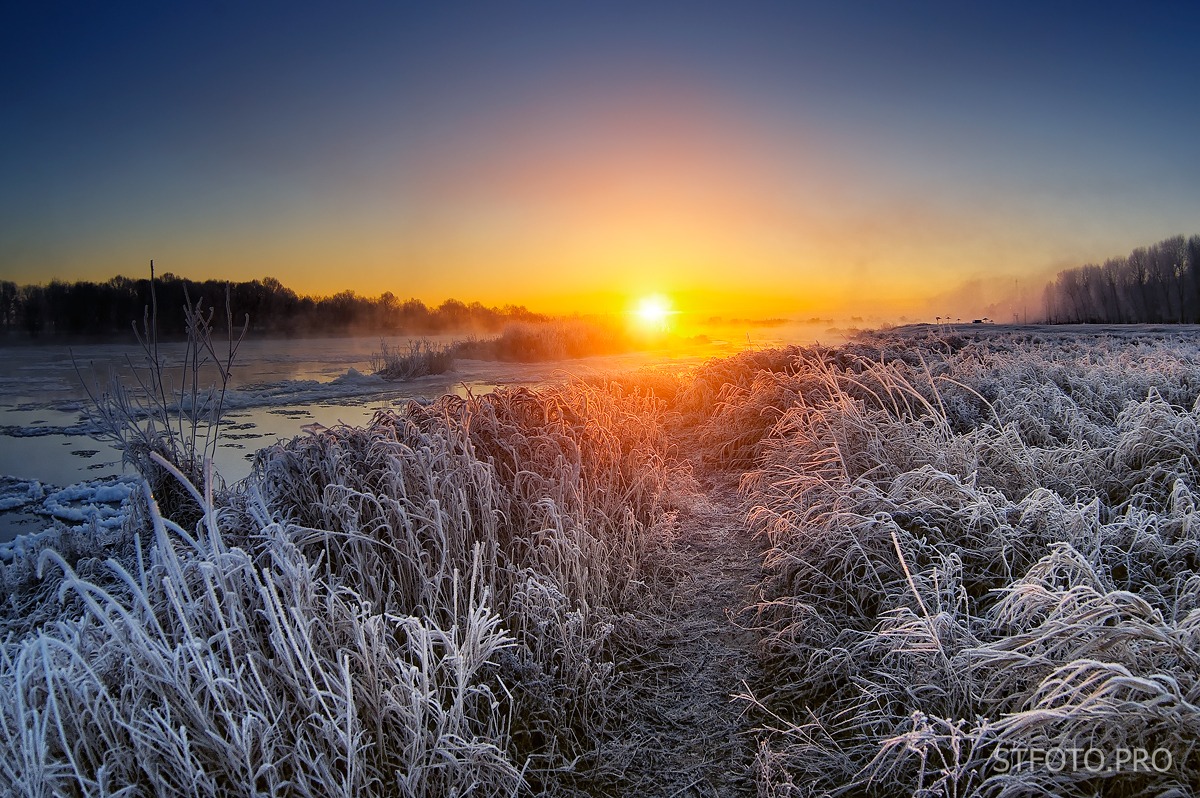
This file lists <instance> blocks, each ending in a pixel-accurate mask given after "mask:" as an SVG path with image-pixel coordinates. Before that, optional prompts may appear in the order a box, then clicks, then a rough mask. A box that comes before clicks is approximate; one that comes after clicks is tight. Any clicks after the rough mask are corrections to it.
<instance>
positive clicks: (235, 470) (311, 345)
mask: <svg viewBox="0 0 1200 798" xmlns="http://www.w3.org/2000/svg"><path fill="white" fill-rule="evenodd" d="M721 332H723V333H724V335H721V334H720V333H718V334H717V335H714V336H708V337H706V338H702V339H699V340H692V341H690V342H689V343H687V345H679V344H676V345H673V346H671V347H669V348H663V349H659V350H656V351H650V352H640V353H634V354H627V355H620V356H605V357H592V358H581V359H577V360H569V361H555V362H548V363H534V364H521V363H496V362H489V361H479V360H459V361H457V363H456V364H455V368H454V370H453V371H451V372H448V373H446V374H441V375H435V376H428V377H422V378H418V379H414V380H410V381H404V382H388V381H384V380H382V379H380V378H378V377H375V376H372V375H371V374H370V360H371V355H372V354H373V353H374V352H376V351H378V349H379V347H380V343H381V341H380V338H379V337H378V336H370V337H338V338H294V339H281V338H270V339H259V340H254V339H248V340H246V341H245V342H243V344H242V346H241V348H240V350H239V351H238V355H237V358H236V360H235V362H234V367H233V372H232V374H233V376H232V380H231V385H230V390H229V391H228V393H227V396H226V407H227V408H229V409H228V411H227V413H226V414H225V418H224V426H223V432H222V435H221V438H220V441H219V445H218V447H217V455H216V457H215V466H216V468H217V470H218V471H219V472H220V474H221V476H222V477H223V478H224V479H225V481H226V482H227V483H232V482H234V481H235V480H238V479H241V478H243V477H245V476H246V475H247V474H248V473H249V471H250V467H251V460H252V459H253V456H254V452H255V451H257V450H258V449H260V448H262V447H263V446H267V445H269V444H272V443H274V442H276V441H280V440H287V439H290V438H292V437H294V436H296V435H299V434H301V433H302V431H303V430H302V428H304V427H305V426H307V425H311V424H320V425H323V426H326V427H331V426H334V425H335V424H338V423H346V424H352V425H361V424H365V423H366V422H368V421H369V420H370V419H371V417H372V416H373V415H374V414H375V413H376V412H377V411H379V410H384V409H388V408H393V407H396V406H397V405H401V404H403V403H404V402H407V401H408V400H411V399H414V398H426V399H433V398H436V397H437V396H440V395H442V394H446V393H456V394H459V395H465V393H466V392H467V391H471V392H473V393H476V394H478V393H483V392H486V391H489V390H492V389H493V388H495V387H497V386H501V385H538V384H544V383H547V382H558V381H562V380H564V379H567V378H569V377H571V376H581V375H588V374H606V373H617V372H622V371H629V370H633V369H637V368H643V367H654V368H670V369H680V370H684V369H688V368H691V367H694V366H695V365H697V364H699V363H700V362H702V361H704V360H705V359H708V358H711V357H719V356H722V355H728V354H731V353H733V352H736V351H738V350H739V349H742V348H745V347H746V345H747V343H749V344H750V345H753V346H773V345H779V344H782V343H791V342H796V343H807V342H811V341H814V340H817V339H818V338H820V339H822V340H824V341H825V342H827V343H832V342H834V341H836V340H841V338H842V336H841V335H840V334H839V333H838V332H836V331H833V330H824V329H814V328H813V327H812V326H794V327H787V328H770V329H767V330H763V329H755V330H753V331H751V332H746V331H741V330H725V331H721ZM428 340H430V341H431V343H434V344H438V343H448V342H450V340H452V338H451V337H446V338H442V339H439V338H436V337H434V338H432V339H428ZM387 343H388V344H389V345H390V346H400V347H404V346H406V345H407V343H408V339H404V338H389V339H388V341H387ZM182 354H183V345H182V344H170V345H164V346H163V347H162V348H161V355H162V357H163V359H164V360H165V361H166V362H168V363H169V364H178V363H179V362H180V359H181V357H182ZM144 364H145V355H144V353H143V352H142V350H141V349H140V348H139V347H138V346H137V345H136V344H135V343H130V344H113V343H103V344H82V345H81V344H78V343H76V344H72V345H71V346H67V345H64V344H56V343H47V344H42V343H33V344H7V345H4V346H0V540H5V539H11V538H12V537H13V536H14V535H16V534H20V533H23V532H27V531H34V530H36V529H38V528H39V527H40V526H44V522H45V516H46V512H45V510H44V507H42V504H45V503H47V500H46V499H45V497H46V496H48V495H50V494H52V493H53V491H54V490H55V489H56V488H59V487H64V486H68V485H73V484H75V483H80V482H85V481H86V482H89V483H92V484H97V485H113V484H116V481H118V480H119V479H120V478H121V477H122V475H125V478H126V479H128V478H129V477H128V474H127V473H126V471H125V469H123V467H122V463H121V455H120V452H119V451H118V450H117V449H115V448H114V447H113V446H112V444H111V443H109V442H106V441H103V440H97V439H96V438H94V437H92V434H91V433H92V432H93V427H92V425H90V424H89V423H88V422H87V415H88V409H89V407H90V400H89V398H88V388H90V390H91V391H92V392H93V393H99V392H100V391H103V390H105V389H107V388H108V386H109V385H110V384H111V383H110V380H111V375H114V374H115V375H117V376H118V377H119V378H120V379H121V380H122V382H123V383H124V384H126V385H135V384H136V375H135V372H137V371H140V373H142V374H145V373H146V372H145V369H144V368H141V367H144ZM176 371H177V370H176ZM109 492H110V493H111V492H113V491H109ZM116 492H117V493H119V492H120V491H119V490H118V491H116ZM76 493H79V491H78V490H76ZM63 495H66V494H63ZM72 495H74V494H72Z"/></svg>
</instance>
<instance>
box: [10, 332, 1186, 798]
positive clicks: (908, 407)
mask: <svg viewBox="0 0 1200 798" xmlns="http://www.w3.org/2000/svg"><path fill="white" fill-rule="evenodd" d="M1198 397H1200V331H1198V330H1197V328H1193V327H1178V326H1164V327H1145V326H1137V327H1134V326H1120V327H1115V326H1114V327H1094V326H1073V327H1025V326H1018V327H1010V326H1004V325H990V324H978V325H975V324H961V325H954V326H950V327H947V326H935V325H915V326H910V327H905V328H899V329H895V330H890V331H884V332H873V333H863V334H861V335H859V336H858V337H856V338H855V339H853V340H851V341H850V342H849V343H846V344H843V345H839V346H836V347H824V346H813V347H789V348H778V349H767V350H760V351H751V352H744V353H742V354H739V355H735V356H732V357H726V358H722V359H714V360H711V361H709V362H707V363H706V364H704V365H702V366H698V367H695V368H692V369H691V370H690V371H687V372H685V373H679V372H678V371H676V370H672V371H670V372H666V371H663V370H658V371H649V370H645V371H640V372H632V373H629V374H627V375H624V376H621V377H618V378H602V377H593V378H590V379H589V380H587V381H582V380H581V381H576V382H572V383H569V384H565V385H560V386H553V387H546V388H539V389H537V390H530V389H501V390H498V391H495V392H491V393H486V394H483V395H468V396H466V397H465V398H462V397H458V396H445V397H443V398H441V399H439V400H437V401H434V402H432V403H428V402H421V403H418V402H413V403H410V404H408V405H407V406H404V407H402V408H400V409H398V410H397V411H395V412H383V413H380V414H379V415H377V416H376V418H375V420H374V421H373V422H372V423H371V424H370V425H368V426H365V427H346V426H338V427H334V428H332V429H324V428H316V427H314V428H313V429H312V431H311V432H310V433H308V434H305V435H302V436H300V437H298V438H295V439H293V440H291V441H288V442H285V443H281V444H278V445H275V446H271V447H268V448H266V449H264V450H262V451H261V452H259V454H258V455H257V456H256V459H255V462H254V468H253V471H252V473H251V474H250V476H249V477H247V478H246V479H245V480H243V481H241V482H238V483H237V484H235V485H233V486H231V487H230V488H229V489H227V490H216V491H215V492H214V493H213V494H212V495H211V496H209V495H207V494H206V493H205V490H204V486H203V485H199V486H196V488H197V490H196V491H195V493H194V494H193V493H189V492H188V490H187V489H186V488H179V489H172V490H171V491H168V493H170V495H169V496H167V495H166V494H165V493H163V492H160V493H159V494H156V495H155V496H150V495H149V491H148V490H147V491H141V490H138V489H132V492H131V493H128V490H127V491H126V492H127V493H128V496H127V497H126V499H125V501H126V508H127V510H128V512H129V518H128V521H127V522H126V523H125V524H124V526H121V527H117V526H115V525H114V524H113V523H112V519H111V517H108V518H105V519H104V520H103V522H102V521H101V519H99V518H96V519H94V521H89V520H88V519H87V518H86V517H85V516H86V514H85V513H80V514H79V515H80V516H81V517H80V518H79V519H77V520H78V521H79V522H80V523H78V524H76V525H75V526H68V525H67V524H61V525H60V526H59V527H58V528H57V531H54V532H51V533H49V534H46V535H43V536H41V537H37V538H23V539H19V540H18V541H17V542H15V543H13V544H10V545H9V546H8V547H7V548H5V549H3V550H2V555H0V585H2V589H3V595H4V598H5V608H4V610H3V611H0V631H2V632H3V635H4V641H3V644H2V647H0V741H2V742H3V743H4V753H3V754H0V792H3V793H5V794H13V795H29V796H35V795H53V794H69V795H70V794H96V795H101V794H120V791H121V790H123V789H129V793H128V794H167V793H180V794H197V795H213V796H216V795H251V794H257V795H345V796H355V797H356V798H359V797H361V796H370V795H380V796H393V795H411V796H416V795H422V796H449V795H555V796H557V795H656V796H677V797H678V796H699V795H714V794H715V795H721V796H733V795H747V796H749V795H757V796H762V797H763V798H782V797H783V796H810V795H812V796H816V795H828V796H834V795H878V796H892V795H927V796H967V795H981V796H983V795H986V796H1001V795H1004V796H1018V795H1021V796H1024V795H1058V796H1093V795H1121V796H1125V795H1130V796H1132V795H1190V794H1192V791H1193V790H1194V787H1195V785H1196V784H1200V754H1197V752H1196V750H1195V740H1197V739H1200V511H1198V510H1197V505H1198V504H1200V485H1198V479H1200V477H1198V475H1200V407H1198V406H1197V400H1198ZM122 484H125V483H122ZM130 484H132V483H130ZM123 490H124V489H123ZM163 508H168V509H163ZM164 515H165V516H166V517H164ZM89 524H90V525H89Z"/></svg>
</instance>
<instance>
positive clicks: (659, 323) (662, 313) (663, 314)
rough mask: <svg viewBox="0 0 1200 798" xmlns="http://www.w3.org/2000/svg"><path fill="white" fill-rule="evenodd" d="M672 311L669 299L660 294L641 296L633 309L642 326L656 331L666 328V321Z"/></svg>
mask: <svg viewBox="0 0 1200 798" xmlns="http://www.w3.org/2000/svg"><path fill="white" fill-rule="evenodd" d="M673 313H674V311H673V310H672V309H671V301H670V300H669V299H667V298H666V297H665V296H662V295H661V294H654V295H653V296H647V297H642V298H641V299H640V300H639V301H638V304H637V309H636V310H635V311H634V314H635V315H636V317H637V320H638V323H639V324H640V325H641V326H642V327H644V328H645V329H647V330H656V331H661V330H665V329H666V328H667V322H668V320H669V319H670V317H671V315H672V314H673Z"/></svg>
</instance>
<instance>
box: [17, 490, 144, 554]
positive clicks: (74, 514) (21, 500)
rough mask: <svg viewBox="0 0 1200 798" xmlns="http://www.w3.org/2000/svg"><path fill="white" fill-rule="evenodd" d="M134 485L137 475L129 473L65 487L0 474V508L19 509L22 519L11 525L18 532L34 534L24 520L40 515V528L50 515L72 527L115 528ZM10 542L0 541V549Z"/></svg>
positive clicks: (125, 514) (51, 517)
mask: <svg viewBox="0 0 1200 798" xmlns="http://www.w3.org/2000/svg"><path fill="white" fill-rule="evenodd" d="M137 487H138V478H137V477H132V476H122V477H109V478H105V479H96V480H90V481H87V482H80V483H77V484H75V485H68V486H67V487H65V488H55V487H54V486H46V485H43V484H42V483H41V482H38V481H37V480H21V479H14V478H13V477H0V512H3V513H6V514H7V513H13V514H18V513H19V514H20V515H21V516H23V517H24V518H25V519H26V522H25V523H22V524H19V525H14V530H13V531H15V532H19V533H32V534H36V531H35V529H31V528H30V526H31V524H30V523H28V519H30V518H32V517H33V516H37V517H41V518H42V519H44V520H43V523H42V525H41V527H42V529H46V528H48V527H50V526H51V522H52V519H53V520H58V521H60V522H62V523H64V524H66V525H67V526H70V527H72V528H75V529H79V528H83V527H87V528H89V529H92V530H94V531H99V530H115V529H119V528H120V527H121V525H122V524H123V523H124V522H125V517H126V516H127V515H128V512H129V507H128V505H129V497H130V496H131V495H133V493H134V492H135V491H136V490H137ZM6 517H7V515H6ZM23 536H24V535H23ZM10 545H13V543H12V541H8V542H3V543H0V550H2V549H3V548H4V547H5V546H10Z"/></svg>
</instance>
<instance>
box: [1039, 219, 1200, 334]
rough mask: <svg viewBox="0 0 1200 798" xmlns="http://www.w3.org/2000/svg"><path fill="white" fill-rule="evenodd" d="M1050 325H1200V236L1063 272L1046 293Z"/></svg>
mask: <svg viewBox="0 0 1200 798" xmlns="http://www.w3.org/2000/svg"><path fill="white" fill-rule="evenodd" d="M1045 313H1046V320H1047V321H1049V322H1051V323H1064V324H1072V323H1097V324H1133V323H1159V324H1162V323H1178V324H1183V323H1187V324H1196V323H1200V235H1194V236H1191V237H1190V238H1184V237H1183V236H1181V235H1178V236H1172V237H1171V238H1166V239H1163V240H1162V241H1159V242H1158V243H1157V244H1153V245H1151V246H1148V247H1138V248H1137V249H1135V250H1133V251H1132V252H1130V253H1129V255H1127V256H1126V257H1123V258H1110V259H1108V260H1106V261H1105V262H1104V263H1102V264H1096V263H1088V264H1085V265H1083V266H1079V267H1076V268H1074V269H1067V270H1065V271H1062V272H1059V273H1058V277H1057V278H1056V279H1055V280H1054V281H1053V282H1052V283H1050V284H1049V285H1047V286H1046V291H1045Z"/></svg>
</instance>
